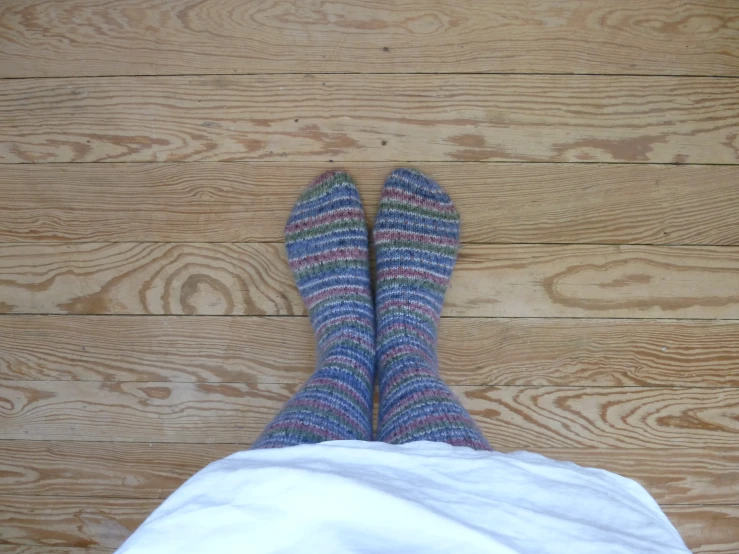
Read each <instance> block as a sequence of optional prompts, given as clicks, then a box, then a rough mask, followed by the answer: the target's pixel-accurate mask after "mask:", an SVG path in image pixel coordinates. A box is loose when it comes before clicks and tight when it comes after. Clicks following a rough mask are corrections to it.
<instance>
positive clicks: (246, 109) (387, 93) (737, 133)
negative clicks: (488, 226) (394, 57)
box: [0, 75, 739, 164]
mask: <svg viewBox="0 0 739 554" xmlns="http://www.w3.org/2000/svg"><path fill="white" fill-rule="evenodd" d="M737 97H739V80H735V79H712V78H678V77H660V78H655V77H605V76H587V77H572V76H535V75H534V76H532V75H518V76H497V75H454V76H451V75H353V76H352V78H351V79H347V78H346V77H345V76H341V75H322V76H315V75H305V76H289V75H288V76H280V75H268V76H242V77H230V76H215V77H214V76H196V77H121V78H72V79H65V80H64V81H55V80H49V79H16V80H9V81H7V82H6V83H4V85H3V94H2V96H0V117H2V119H3V121H4V125H3V127H2V129H0V162H3V163H29V162H102V161H106V162H113V161H115V162H126V161H129V162H146V161H197V160H202V161H206V160H210V161H225V160H249V159H251V160H255V159H261V160H282V161H284V159H285V158H286V157H288V156H289V157H290V160H291V161H294V162H298V161H301V162H308V161H323V162H326V161H327V160H335V161H341V162H348V161H393V162H407V161H482V160H503V161H541V162H546V161H549V162H555V161H556V162H564V161H581V162H582V161H587V162H656V163H707V164H713V163H724V164H737V163H738V162H739V110H737V109H736V99H737ZM348 114H351V115H348Z"/></svg>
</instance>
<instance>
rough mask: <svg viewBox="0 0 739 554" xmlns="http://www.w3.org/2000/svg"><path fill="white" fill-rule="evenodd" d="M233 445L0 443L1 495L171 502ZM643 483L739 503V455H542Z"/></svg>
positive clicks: (670, 496)
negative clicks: (171, 496)
mask: <svg viewBox="0 0 739 554" xmlns="http://www.w3.org/2000/svg"><path fill="white" fill-rule="evenodd" d="M242 449H243V447H241V446H238V445H232V444H206V445H203V444H177V443H146V444H143V445H142V444H140V443H121V442H117V443H115V442H114V443H105V442H76V441H52V442H46V441H24V440H4V441H0V459H2V460H3V462H2V477H0V487H2V490H3V493H4V494H8V495H39V496H84V497H86V498H93V497H95V498H159V499H164V498H166V497H167V496H168V495H169V494H170V493H171V492H173V491H174V489H176V488H177V487H178V486H179V485H181V484H182V483H183V482H184V481H185V480H186V479H188V478H189V477H190V476H192V475H193V474H195V473H196V472H197V471H199V470H200V469H202V468H203V467H205V466H206V465H207V464H209V463H211V462H213V461H215V460H218V459H221V458H223V457H225V456H228V455H229V454H232V453H234V452H237V451H239V450H242ZM539 453H541V454H543V455H545V456H548V457H551V458H554V459H557V460H564V461H571V462H575V463H577V464H579V465H581V466H585V467H597V468H601V469H606V470H609V471H613V472H616V473H618V474H620V475H624V476H626V477H629V478H631V479H635V480H636V481H638V482H639V483H641V484H642V485H643V486H644V487H645V488H646V489H647V490H648V491H649V492H650V493H651V494H652V495H653V496H654V498H655V499H656V500H657V501H658V502H660V503H662V504H726V503H731V502H733V501H735V500H736V499H737V498H738V497H739V450H736V449H716V448H714V449H711V448H695V449H670V450H669V451H663V450H654V449H640V448H631V449H628V448H624V449H618V450H614V449H597V448H560V449H553V448H548V449H540V450H539Z"/></svg>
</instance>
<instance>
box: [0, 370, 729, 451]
mask: <svg viewBox="0 0 739 554" xmlns="http://www.w3.org/2000/svg"><path fill="white" fill-rule="evenodd" d="M297 388H298V386H297V385H277V384H271V385H246V384H242V383H220V384H216V383H134V382H126V383H98V382H90V381H2V382H0V422H2V428H3V436H4V438H6V439H24V440H29V439H31V440H87V441H126V442H187V443H230V444H248V443H249V442H250V441H253V440H254V439H255V438H256V436H257V435H258V434H259V433H260V432H261V430H262V428H263V427H264V425H266V423H267V422H268V421H270V419H271V418H272V417H273V416H274V415H275V414H276V413H277V411H278V410H279V409H280V408H281V407H282V405H283V404H284V402H286V401H287V399H288V398H289V397H290V395H291V394H293V393H294V392H295V391H296V390H297ZM454 390H455V391H456V392H457V394H459V395H460V397H461V399H462V402H463V404H464V405H465V406H466V407H467V408H468V409H469V410H470V412H471V413H472V415H473V417H475V418H476V420H477V421H478V423H479V424H480V426H481V428H482V429H483V431H484V432H485V434H486V435H487V436H488V437H489V439H490V440H491V442H492V444H493V445H494V446H495V447H496V448H499V449H505V450H512V449H519V448H523V449H530V448H553V447H558V448H623V447H628V448H695V447H699V446H702V447H706V448H723V447H735V446H736V444H737V440H739V425H737V422H738V421H739V389H735V388H734V389H684V388H637V387H630V388H628V389H624V388H620V387H599V388H589V387H498V388H495V387H472V386H470V387H454Z"/></svg>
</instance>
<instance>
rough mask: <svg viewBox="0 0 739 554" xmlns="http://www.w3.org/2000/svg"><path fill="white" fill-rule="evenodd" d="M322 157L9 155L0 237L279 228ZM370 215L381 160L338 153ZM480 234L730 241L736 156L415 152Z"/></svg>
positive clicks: (737, 197)
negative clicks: (612, 158)
mask: <svg viewBox="0 0 739 554" xmlns="http://www.w3.org/2000/svg"><path fill="white" fill-rule="evenodd" d="M326 167H327V166H326V165H325V164H314V163H308V164H292V163H287V162H274V163H255V162H246V163H218V164H216V163H210V162H194V163H188V164H166V163H162V164H149V163H120V164H114V165H104V166H103V165H100V164H59V165H57V164H54V165H47V164H20V165H7V166H5V167H4V168H3V171H2V172H0V197H1V198H3V203H2V205H1V206H0V242H42V241H67V242H72V241H80V242H95V241H105V242H127V241H132V242H136V241H143V242H193V241H198V242H280V241H282V240H283V227H284V223H285V221H287V217H288V214H289V213H290V210H291V209H292V206H293V204H294V202H295V200H296V198H297V194H298V191H299V190H301V189H302V188H303V187H304V186H305V185H306V184H307V183H308V182H309V181H310V180H311V179H313V178H314V177H315V176H317V175H319V174H320V173H321V172H322V171H325V170H326ZM344 167H345V168H346V169H347V170H348V171H350V172H351V173H352V175H353V176H354V178H355V179H356V180H357V182H358V185H359V189H360V193H361V194H362V197H363V199H364V205H365V210H366V212H367V215H368V219H369V220H370V221H372V220H374V216H375V213H376V211H377V202H378V199H379V195H380V188H381V183H382V182H383V181H384V179H385V177H386V176H387V175H388V174H389V173H390V171H392V169H393V168H394V164H390V163H383V162H377V163H374V162H372V163H359V162H354V163H349V164H346V165H345V166H344ZM418 168H419V169H421V170H423V171H425V172H427V173H428V174H430V175H432V176H433V177H434V178H436V179H437V180H438V181H439V182H440V183H442V184H443V185H444V187H445V188H446V189H447V190H448V191H449V193H450V194H451V195H452V198H453V199H454V202H455V204H456V205H457V209H458V210H459V212H460V213H461V214H462V240H463V241H464V242H468V243H472V242H481V243H521V242H525V243H591V244H594V243H600V244H607V243H617V244H624V243H626V244H683V245H690V244H696V245H699V244H707V245H726V246H728V245H735V246H736V245H739V210H736V209H735V207H736V206H737V205H739V187H737V186H736V183H737V182H738V181H739V167H737V166H685V165H682V166H674V165H672V166H670V165H645V164H625V165H618V164H606V165H601V164H488V163H466V164H457V163H450V162H441V163H421V164H419V165H418Z"/></svg>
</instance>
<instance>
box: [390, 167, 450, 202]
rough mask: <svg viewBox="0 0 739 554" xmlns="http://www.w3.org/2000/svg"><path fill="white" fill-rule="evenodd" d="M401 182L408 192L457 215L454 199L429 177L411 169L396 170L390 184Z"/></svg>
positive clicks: (391, 176)
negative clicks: (446, 208)
mask: <svg viewBox="0 0 739 554" xmlns="http://www.w3.org/2000/svg"><path fill="white" fill-rule="evenodd" d="M392 181H399V182H401V183H403V188H405V189H406V190H407V191H409V192H411V193H413V194H415V195H417V196H419V197H421V198H423V199H425V200H428V201H432V202H435V203H438V204H440V205H442V206H445V207H448V208H450V209H451V210H453V211H454V213H456V210H455V209H454V204H453V203H452V199H451V198H449V195H448V194H447V193H446V191H445V190H444V189H443V188H442V187H441V185H439V184H438V183H437V182H436V181H434V180H433V179H432V178H431V177H429V176H428V175H424V174H423V173H421V172H420V171H418V170H415V169H410V168H400V169H396V170H395V171H393V172H392V173H391V174H390V177H389V179H388V182H389V183H391V184H392Z"/></svg>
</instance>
